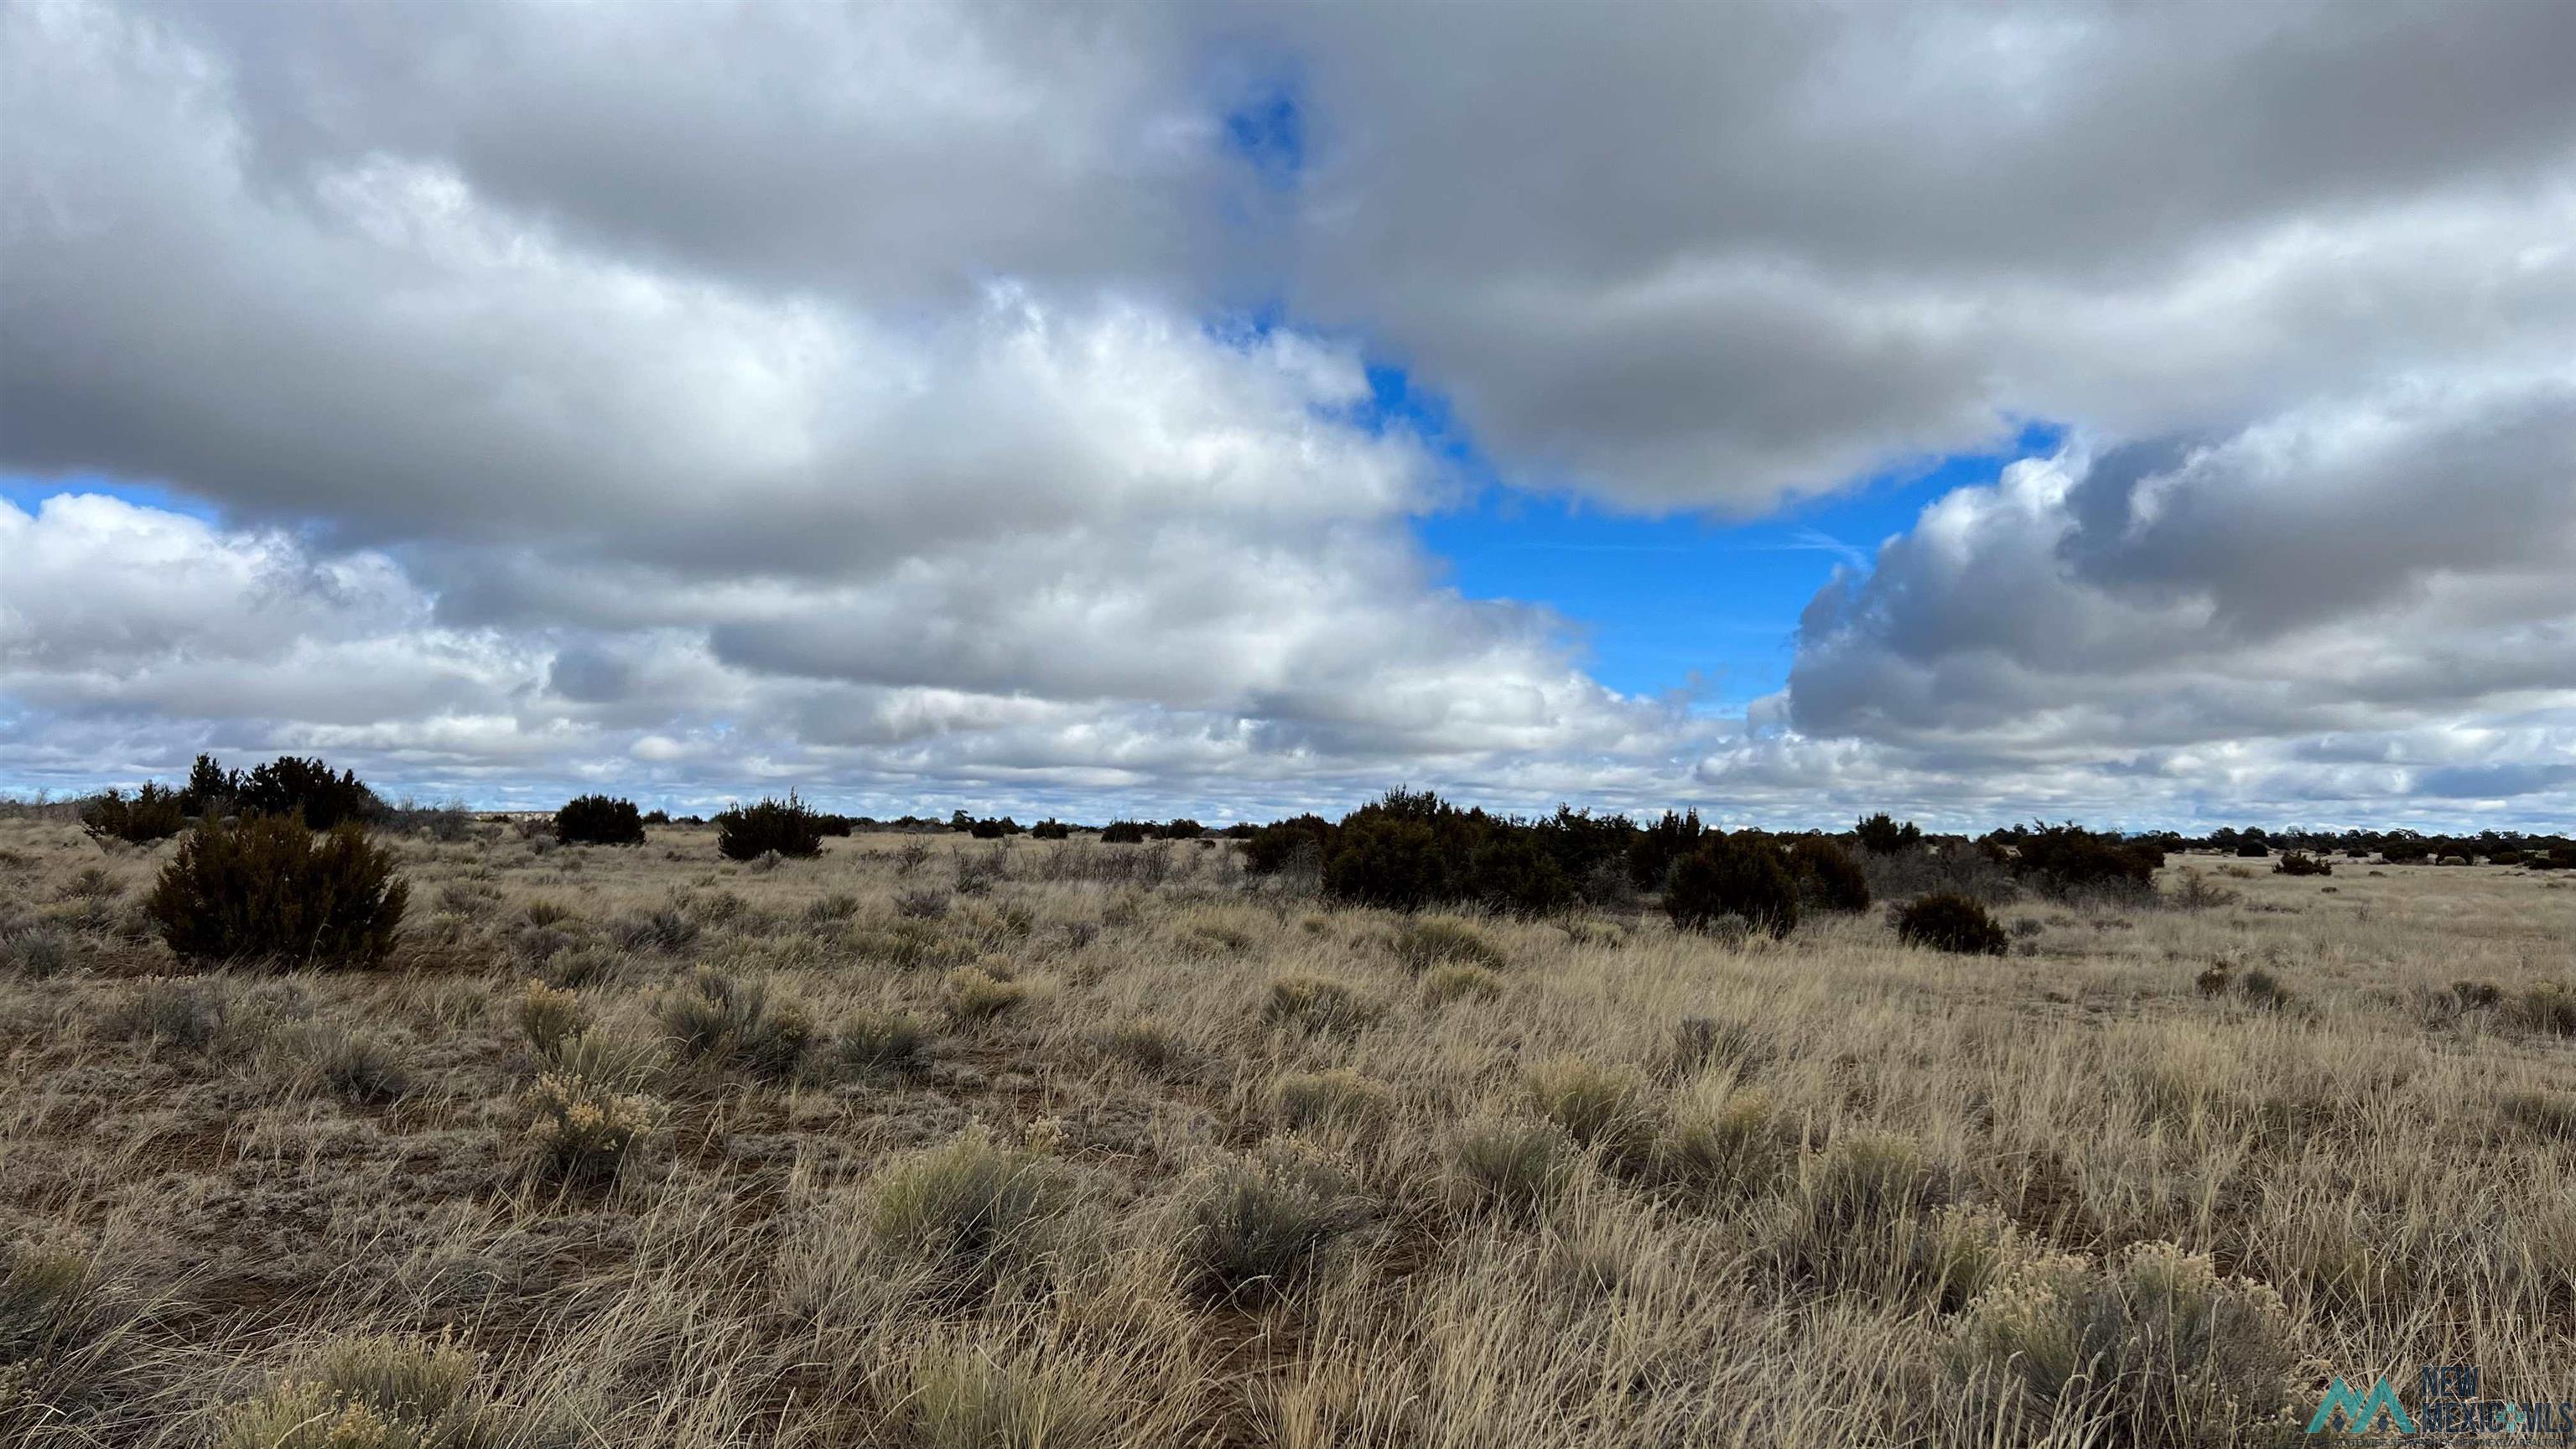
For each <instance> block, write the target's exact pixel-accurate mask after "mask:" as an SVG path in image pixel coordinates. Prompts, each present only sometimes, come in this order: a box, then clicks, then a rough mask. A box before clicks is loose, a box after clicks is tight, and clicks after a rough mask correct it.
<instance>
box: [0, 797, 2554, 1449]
mask: <svg viewBox="0 0 2576 1449" xmlns="http://www.w3.org/2000/svg"><path fill="white" fill-rule="evenodd" d="M388 839H389V840H390V842H391V843H392V844H393V846H394V848H395V850H396V851H397V852H398V854H399V857H400V860H401V865H402V872H403V875H404V876H405V878H406V879H407V880H408V881H409V883H410V892H411V902H410V910H409V914H408V916H407V918H406V923H405V927H404V933H403V938H402V944H401V945H400V947H399V948H398V949H397V951H396V953H395V955H394V958H393V960H392V963H391V964H390V965H389V966H388V967H386V968H384V969H379V970H370V971H345V972H332V971H295V972H288V973H283V974H276V973H262V972H258V971H252V970H245V969H241V968H234V969H231V970H226V971H209V972H204V973H190V972H188V971H186V970H184V969H183V968H182V967H180V966H179V965H178V964H177V963H176V962H175V960H174V959H173V958H172V957H171V956H170V955H169V954H168V952H167V949H166V948H165V947H164V946H163V945H162V944H161V943H159V942H158V941H156V940H153V939H152V938H151V937H150V935H149V934H148V932H147V931H145V930H144V929H143V927H142V924H141V922H142V915H141V912H140V910H139V909H138V902H139V900H140V898H141V896H142V895H143V893H144V891H145V890H146V889H147V888H148V887H149V885H150V882H151V880H152V878H153V875H154V873H155V872H156V871H157V869H158V868H159V865H160V863H161V862H162V861H164V860H165V859H167V858H168V856H169V855H170V853H171V852H172V851H173V850H174V849H175V848H177V847H176V843H175V842H164V843H162V844H160V845H158V846H154V847H148V848H134V847H125V846H105V847H103V846H102V845H100V844H98V843H93V842H92V841H91V840H90V839H89V838H88V837H86V836H85V835H84V834H83V833H82V832H81V830H80V829H79V827H78V826H77V825H76V824H74V823H71V822H69V821H63V820H53V819H42V818H19V819H14V820H7V821H0V939H5V961H0V1050H5V1053H6V1072H5V1075H0V1228H5V1232H6V1236H7V1239H8V1241H9V1243H10V1248H9V1254H10V1257H9V1261H8V1279H7V1284H6V1291H5V1294H0V1362H5V1364H6V1367H0V1433H5V1434H6V1435H8V1436H14V1437H15V1438H16V1439H17V1440H20V1441H23V1442H28V1443H35V1444H47V1445H52V1444H65V1445H93V1444H96V1445H152V1446H160V1445H220V1446H225V1449H248V1446H271V1445H280V1446H322V1445H329V1446H334V1449H372V1446H427V1445H454V1446H476V1449H481V1446H522V1445H525V1446H539V1445H548V1446H552V1445H561V1446H574V1445H585V1446H587V1445H600V1446H621V1449H622V1446H646V1445H668V1446H716V1445H772V1444H775V1445H792V1446H820V1445H879V1444H883V1445H922V1446H933V1449H982V1446H996V1449H998V1446H1040V1445H1043V1446H1064V1449H1078V1446H1127V1445H1136V1446H1144V1445H1282V1446H1300V1449H1321V1446H1326V1445H1335V1446H1339V1445H1352V1446H1369V1445H1442V1446H1458V1449H1469V1446H1473V1449H1488V1446H1513V1449H1519V1446H1529V1449H1541V1446H1558V1445H1562V1446H1577V1445H1581V1446H1594V1445H1638V1446H1649V1445H1675V1444H1743V1445H1766V1446H1771V1445H1841V1444H1891V1445H1893V1444H1931V1445H1954V1444H1956V1445H1966V1444H1980V1445H1987V1444H2052V1445H2065V1446H2075V1445H2117V1444H2133V1443H2134V1444H2219V1443H2263V1442H2276V1441H2280V1440H2284V1439H2286V1440H2292V1441H2304V1440H2305V1435H2304V1434H2303V1433H2302V1430H2303V1429H2304V1427H2305V1424H2306V1421H2307V1418H2308V1415H2309V1414H2310V1413H2311V1412H2312V1411H2313V1410H2314V1409H2315V1407H2316V1405H2317V1402H2318V1394H2319V1391H2320V1390H2321V1388H2322V1387H2323V1385H2324V1384H2325V1383H2326V1382H2327V1379H2328V1378H2329V1377H2330V1376H2341V1377H2343V1378H2345V1379H2348V1380H2354V1381H2356V1382H2366V1381H2367V1380H2368V1379H2370V1378H2371V1377H2372V1376H2374V1375H2378V1374H2387V1375H2389V1376H2391V1377H2392V1378H2395V1379H2397V1380H2398V1381H2399V1383H2400V1384H2401V1385H2411V1383H2412V1381H2413V1379H2414V1376H2415V1374H2416V1371H2417V1370H2418V1368H2419V1367H2420V1366H2422V1365H2426V1364H2451V1363H2473V1364H2476V1365H2477V1366H2478V1367H2479V1369H2480V1370H2481V1376H2482V1379H2481V1381H2482V1389H2481V1391H2482V1392H2483V1393H2485V1394H2486V1395H2488V1396H2490V1397H2511V1398H2518V1399H2545V1400H2551V1401H2555V1400H2559V1399H2562V1398H2568V1397H2576V1188H2571V1183H2576V997H2571V996H2570V995H2569V994H2568V989H2569V988H2570V987H2571V986H2576V961H2572V960H2571V943H2576V888H2571V887H2570V885H2569V884H2568V883H2567V878H2566V877H2565V876H2564V875H2563V874H2555V873H2552V874H2532V873H2527V872H2525V871H2521V870H2518V869H2507V868H2493V867H2474V868H2441V867H2436V866H2430V865H2409V866H2399V865H2369V866H2365V865H2363V864H2361V863H2358V862H2339V863H2338V865H2337V869H2336V870H2335V873H2334V874H2333V875H2332V877H2331V878H2328V879H2315V878H2290V877H2281V876H2275V875H2272V874H2269V873H2258V871H2257V870H2253V869H2244V868H2240V867H2238V866H2236V865H2235V864H2234V863H2233V862H2230V861H2223V860H2218V859H2214V858H2197V859H2195V858H2187V857H2177V858H2176V860H2175V862H2174V864H2173V865H2171V866H2169V867H2168V868H2167V869H2166V871H2165V872H2164V878H2163V879H2162V880H2161V881H2160V882H2159V883H2160V884H2161V885H2163V886H2165V887H2166V888H2167V895H2168V897H2169V898H2170V897H2171V895H2172V894H2173V893H2174V892H2173V887H2174V886H2175V884H2176V883H2177V881H2178V877H2179V875H2180V873H2181V872H2182V871H2184V870H2195V871H2198V872H2200V873H2201V874H2202V875H2203V877H2204V878H2205V884H2206V885H2208V886H2211V887H2215V888H2216V889H2215V891H2209V892H2203V894H2204V895H2213V894H2214V895H2217V896H2219V897H2221V898H2220V899H2219V900H2217V901H2216V902H2215V903H2211V904H2206V905H2204V906H2203V907H2201V908H2199V909H2194V910H2182V909H2175V908H2172V907H2170V906H2165V907H2155V906H2143V905H2137V904H2131V905H2127V906H2120V907H2112V906H2086V905H2080V904H2068V903H2063V902H2057V901H2049V900H2042V899H2036V898H2027V897H2026V898H2024V899H2021V900H2018V901H2015V902H2011V903H2008V904H2006V905H2003V906H2001V907H2000V908H1999V909H1998V912H1997V914H1998V916H1999V918H2000V919H2001V920H2002V921H2003V922H2004V923H2005V924H2006V925H2007V926H2008V927H2009V928H2010V931H2011V934H2012V949H2011V951H2010V952H2009V954H2007V955H2004V956H2001V957H1992V956H1949V955H1941V954H1936V953H1933V952H1929V951H1923V950H1915V949H1908V948H1906V947H1904V946H1902V945H1900V943H1899V942H1898V940H1897V939H1896V937H1895V935H1894V934H1893V933H1892V931H1891V930H1890V929H1889V927H1888V925H1887V923H1886V921H1885V920H1884V919H1883V916H1882V913H1881V912H1880V911H1879V910H1877V909H1873V910H1872V911H1870V912H1868V913H1865V914H1861V915H1844V916H1811V917H1810V918H1809V919H1808V920H1807V921H1805V922H1804V923H1803V924H1801V925H1800V927H1799V928H1798V929H1797V930H1796V931H1795V932H1794V933H1793V934H1792V935H1790V936H1789V937H1788V938H1787V939H1785V940H1773V939H1770V938H1769V937H1767V936H1764V935H1761V934H1758V933H1756V934H1753V935H1750V936H1746V935H1744V934H1742V933H1737V932H1725V931H1721V932H1717V933H1713V934H1683V933H1678V932H1676V931H1675V930H1674V929H1673V928H1672V926H1671V925H1670V924H1668V923H1667V921H1666V920H1665V918H1664V917H1663V915H1662V914H1661V913H1659V912H1656V911H1654V910H1652V909H1651V902H1645V903H1641V909H1639V910H1636V911H1633V912H1615V911H1613V912H1605V911H1600V910H1587V911H1585V912H1582V913H1578V914H1574V915H1568V916H1562V917H1558V918H1553V919H1544V920H1529V921H1521V920H1513V919H1509V918H1476V917H1462V916H1428V917H1421V918H1407V917H1403V916H1399V915H1395V914H1391V913H1384V912H1376V911H1368V910H1357V909H1345V908H1336V907H1329V906H1327V905H1325V904H1323V903H1322V902H1320V901H1319V900H1318V899H1317V898H1316V897H1315V896H1314V895H1313V894H1312V893H1311V892H1309V891H1303V890H1300V889H1299V888H1298V887H1297V885H1296V884H1295V882H1294V881H1293V880H1291V879H1286V878H1281V877H1270V878H1254V877H1250V876H1247V875H1245V874H1244V873H1243V872H1242V871H1241V870H1240V868H1239V866H1238V865H1237V864H1236V856H1235V851H1236V847H1235V846H1234V845H1232V844H1231V843H1218V842H1210V843H1207V844H1199V843H1196V842H1164V843H1154V844H1146V845H1122V846H1111V845H1104V844H1101V843H1098V842H1096V841H1093V840H1089V839H1085V838H1080V837H1077V838H1075V839H1073V840H1071V841H1067V842H1039V841H1030V840H1015V841H1012V842H1009V843H1008V844H1000V845H997V844H991V843H986V842H970V841H967V840H965V839H964V838H963V837H960V836H954V835H921V836H910V835H898V834H890V833H887V834H860V835H858V836H855V837H851V838H847V839H839V840H834V841H832V842H830V843H829V845H828V847H827V853H826V854H825V855H824V856H823V857H822V858H820V859H818V860H810V861H790V862H785V863H773V864H771V865H769V866H767V867H764V866H762V865H759V864H754V865H747V866H738V865H734V864H730V863H727V862H724V861H723V860H721V859H720V858H719V857H718V855H717V853H716V850H715V848H714V843H713V841H714V835H713V832H712V831H711V830H706V829H690V828H657V829H655V830H654V831H653V834H652V839H651V841H650V843H649V844H648V845H646V846H644V847H641V848H634V849H622V850H621V849H610V848H588V847H557V846H555V845H554V843H553V842H552V840H550V839H543V840H531V839H529V838H526V837H524V836H523V834H522V833H521V832H520V831H519V830H518V829H517V828H516V827H515V826H514V825H512V824H508V823H504V822H484V823H480V824H476V825H474V826H473V827H471V829H470V831H469V832H468V833H467V834H466V836H465V838H463V839H461V840H453V841H449V842H445V843H438V842H433V841H431V840H427V839H423V838H418V837H409V838H405V837H388ZM2229 897H2232V898H2229ZM2408 1392H2409V1394H2410V1396H2411V1393H2412V1390H2411V1388H2409V1389H2408ZM2310 1442H2313V1441H2310Z"/></svg>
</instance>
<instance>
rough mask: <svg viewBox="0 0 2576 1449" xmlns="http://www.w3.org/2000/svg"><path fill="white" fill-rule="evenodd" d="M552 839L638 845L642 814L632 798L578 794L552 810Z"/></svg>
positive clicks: (580, 843) (577, 843)
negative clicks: (553, 816)
mask: <svg viewBox="0 0 2576 1449" xmlns="http://www.w3.org/2000/svg"><path fill="white" fill-rule="evenodd" d="M555 841H556V843H558V844H561V845H642V844H643V843H644V817H643V816H642V815H639V814H637V813H636V810H635V802H634V801H632V800H618V799H612V798H611V797H609V796H606V795H582V796H578V797H576V798H574V799H571V800H567V801H565V802H564V806H563V808H562V809H560V810H558V811H556V812H555Z"/></svg>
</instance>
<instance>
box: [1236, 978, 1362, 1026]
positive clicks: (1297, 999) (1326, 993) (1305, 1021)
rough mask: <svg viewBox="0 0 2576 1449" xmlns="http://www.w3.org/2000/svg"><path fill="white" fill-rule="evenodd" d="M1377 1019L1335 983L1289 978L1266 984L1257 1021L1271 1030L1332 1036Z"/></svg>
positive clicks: (1354, 995) (1346, 988)
mask: <svg viewBox="0 0 2576 1449" xmlns="http://www.w3.org/2000/svg"><path fill="white" fill-rule="evenodd" d="M1376 1018H1377V1008H1376V1007H1375V1006H1373V1005H1372V1004H1370V1003H1369V1002H1367V1001H1365V1000H1363V999H1361V997H1360V994H1359V993H1358V992H1356V991H1354V990H1352V989H1351V988H1350V987H1349V986H1348V985H1346V984H1345V983H1343V982H1339V981H1332V980H1327V979H1325V978H1323V977H1319V976H1290V977H1285V978H1283V979H1281V980H1278V981H1273V982H1271V983H1270V997H1269V999H1268V1000H1267V1001H1265V1002H1263V1003H1262V1007H1261V1019H1262V1020H1263V1021H1264V1022H1266V1023H1268V1024H1269V1025H1271V1026H1274V1027H1288V1028H1291V1029H1294V1030H1297V1031H1303V1032H1314V1033H1332V1032H1342V1031H1353V1030H1356V1029H1358V1028H1360V1027H1363V1026H1366V1025H1368V1024H1369V1023H1370V1022H1371V1021H1373V1020H1375V1019H1376Z"/></svg>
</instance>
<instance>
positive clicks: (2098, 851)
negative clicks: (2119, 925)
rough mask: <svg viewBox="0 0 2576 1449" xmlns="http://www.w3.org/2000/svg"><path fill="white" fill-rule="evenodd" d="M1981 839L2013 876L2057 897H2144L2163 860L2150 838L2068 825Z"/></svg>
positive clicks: (1998, 833) (2022, 828)
mask: <svg viewBox="0 0 2576 1449" xmlns="http://www.w3.org/2000/svg"><path fill="white" fill-rule="evenodd" d="M1980 843H1981V844H1983V845H1985V846H1986V847H1987V849H1988V850H1989V852H1990V853H1993V854H1998V855H2001V856H2002V857H2003V858H2004V860H2005V862H2006V864H2007V866H2008V868H2009V869H2010V870H2011V871H2012V873H2013V875H2014V876H2015V877H2017V878H2019V879H2021V880H2023V881H2026V882H2028V883H2030V884H2031V885H2033V886H2035V887H2037V888H2038V889H2039V890H2040V891H2041V892H2042V893H2043V894H2046V895H2052V896H2059V897H2064V896H2067V895H2071V894H2079V893H2087V892H2090V893H2096V894H2100V893H2111V894H2123V895H2144V894H2147V893H2149V892H2151V891H2153V889H2154V885H2153V882H2154V880H2155V875H2156V871H2157V870H2158V869H2159V868H2161V867H2162V866H2163V865H2164V863H2165V853H2164V849H2163V847H2162V846H2160V845H2157V844H2156V843H2154V842H2152V841H2147V840H2127V839H2123V838H2122V837H2120V836H2117V835H2112V834H2109V833H2107V832H2103V831H2095V830H2086V829H2085V828H2083V827H2082V826H2080V825H2075V824H2072V823H2069V824H2065V825H2041V826H2040V827H2038V828H2037V829H2032V828H2031V827H2029V826H2023V825H2016V826H2014V827H2013V828H2012V829H2011V830H2008V831H2006V830H1999V831H1996V832H1995V833H1993V834H1991V835H1988V836H1987V837H1986V838H1985V839H1984V840H1983V841H1982V842H1980Z"/></svg>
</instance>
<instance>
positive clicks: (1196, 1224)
mask: <svg viewBox="0 0 2576 1449" xmlns="http://www.w3.org/2000/svg"><path fill="white" fill-rule="evenodd" d="M1358 1216H1359V1207H1358V1204H1357V1202H1356V1201H1355V1199H1354V1198H1353V1197H1352V1195H1351V1192H1350V1189H1349V1187H1348V1185H1347V1184H1346V1183H1345V1182H1344V1181H1343V1179H1342V1178H1341V1177H1340V1175H1339V1174H1337V1173H1335V1172H1333V1171H1332V1170H1330V1169H1329V1168H1326V1167H1323V1166H1321V1165H1320V1164H1316V1163H1308V1162H1295V1161H1285V1160H1282V1161H1271V1162H1242V1161H1237V1162H1231V1163H1228V1164H1226V1165H1225V1166H1224V1167H1223V1168H1220V1169H1219V1170H1218V1171H1216V1172H1215V1173H1214V1174H1212V1175H1211V1176H1210V1177H1209V1178H1208V1179H1207V1180H1206V1181H1205V1182H1203V1183H1201V1184H1200V1185H1199V1187H1198V1189H1197V1190H1196V1192H1195V1193H1194V1194H1193V1196H1192V1198H1191V1200H1190V1202H1189V1204H1188V1207H1187V1210H1186V1213H1185V1219H1184V1220H1185V1226H1184V1228H1183V1231H1182V1236H1181V1265H1182V1281H1183V1284H1184V1286H1186V1287H1187V1288H1188V1289H1189V1290H1190V1291H1191V1292H1193V1293H1194V1294H1195V1295H1197V1296H1198V1298H1199V1299H1200V1300H1201V1301H1203V1302H1207V1303H1211V1304H1216V1303H1227V1304H1246V1303H1265V1302H1271V1301H1275V1300H1277V1299H1279V1298H1282V1297H1285V1296H1286V1295H1287V1294H1289V1293H1290V1292H1292V1291H1293V1290H1295V1289H1296V1288H1297V1287H1298V1286H1299V1285H1300V1284H1302V1283H1304V1282H1305V1281H1306V1280H1307V1278H1308V1277H1309V1276H1311V1274H1312V1273H1313V1271H1314V1267H1315V1263H1316V1260H1317V1259H1318V1258H1319V1257H1321V1256H1322V1254H1323V1251H1324V1248H1325V1246H1326V1245H1327V1244H1329V1243H1330V1242H1331V1241H1332V1240H1333V1238H1334V1237H1335V1236H1337V1235H1339V1234H1340V1233H1341V1232H1343V1231H1344V1230H1346V1229H1347V1228H1348V1227H1350V1226H1351V1225H1352V1223H1353V1222H1354V1221H1356V1219H1357V1218H1358Z"/></svg>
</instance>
